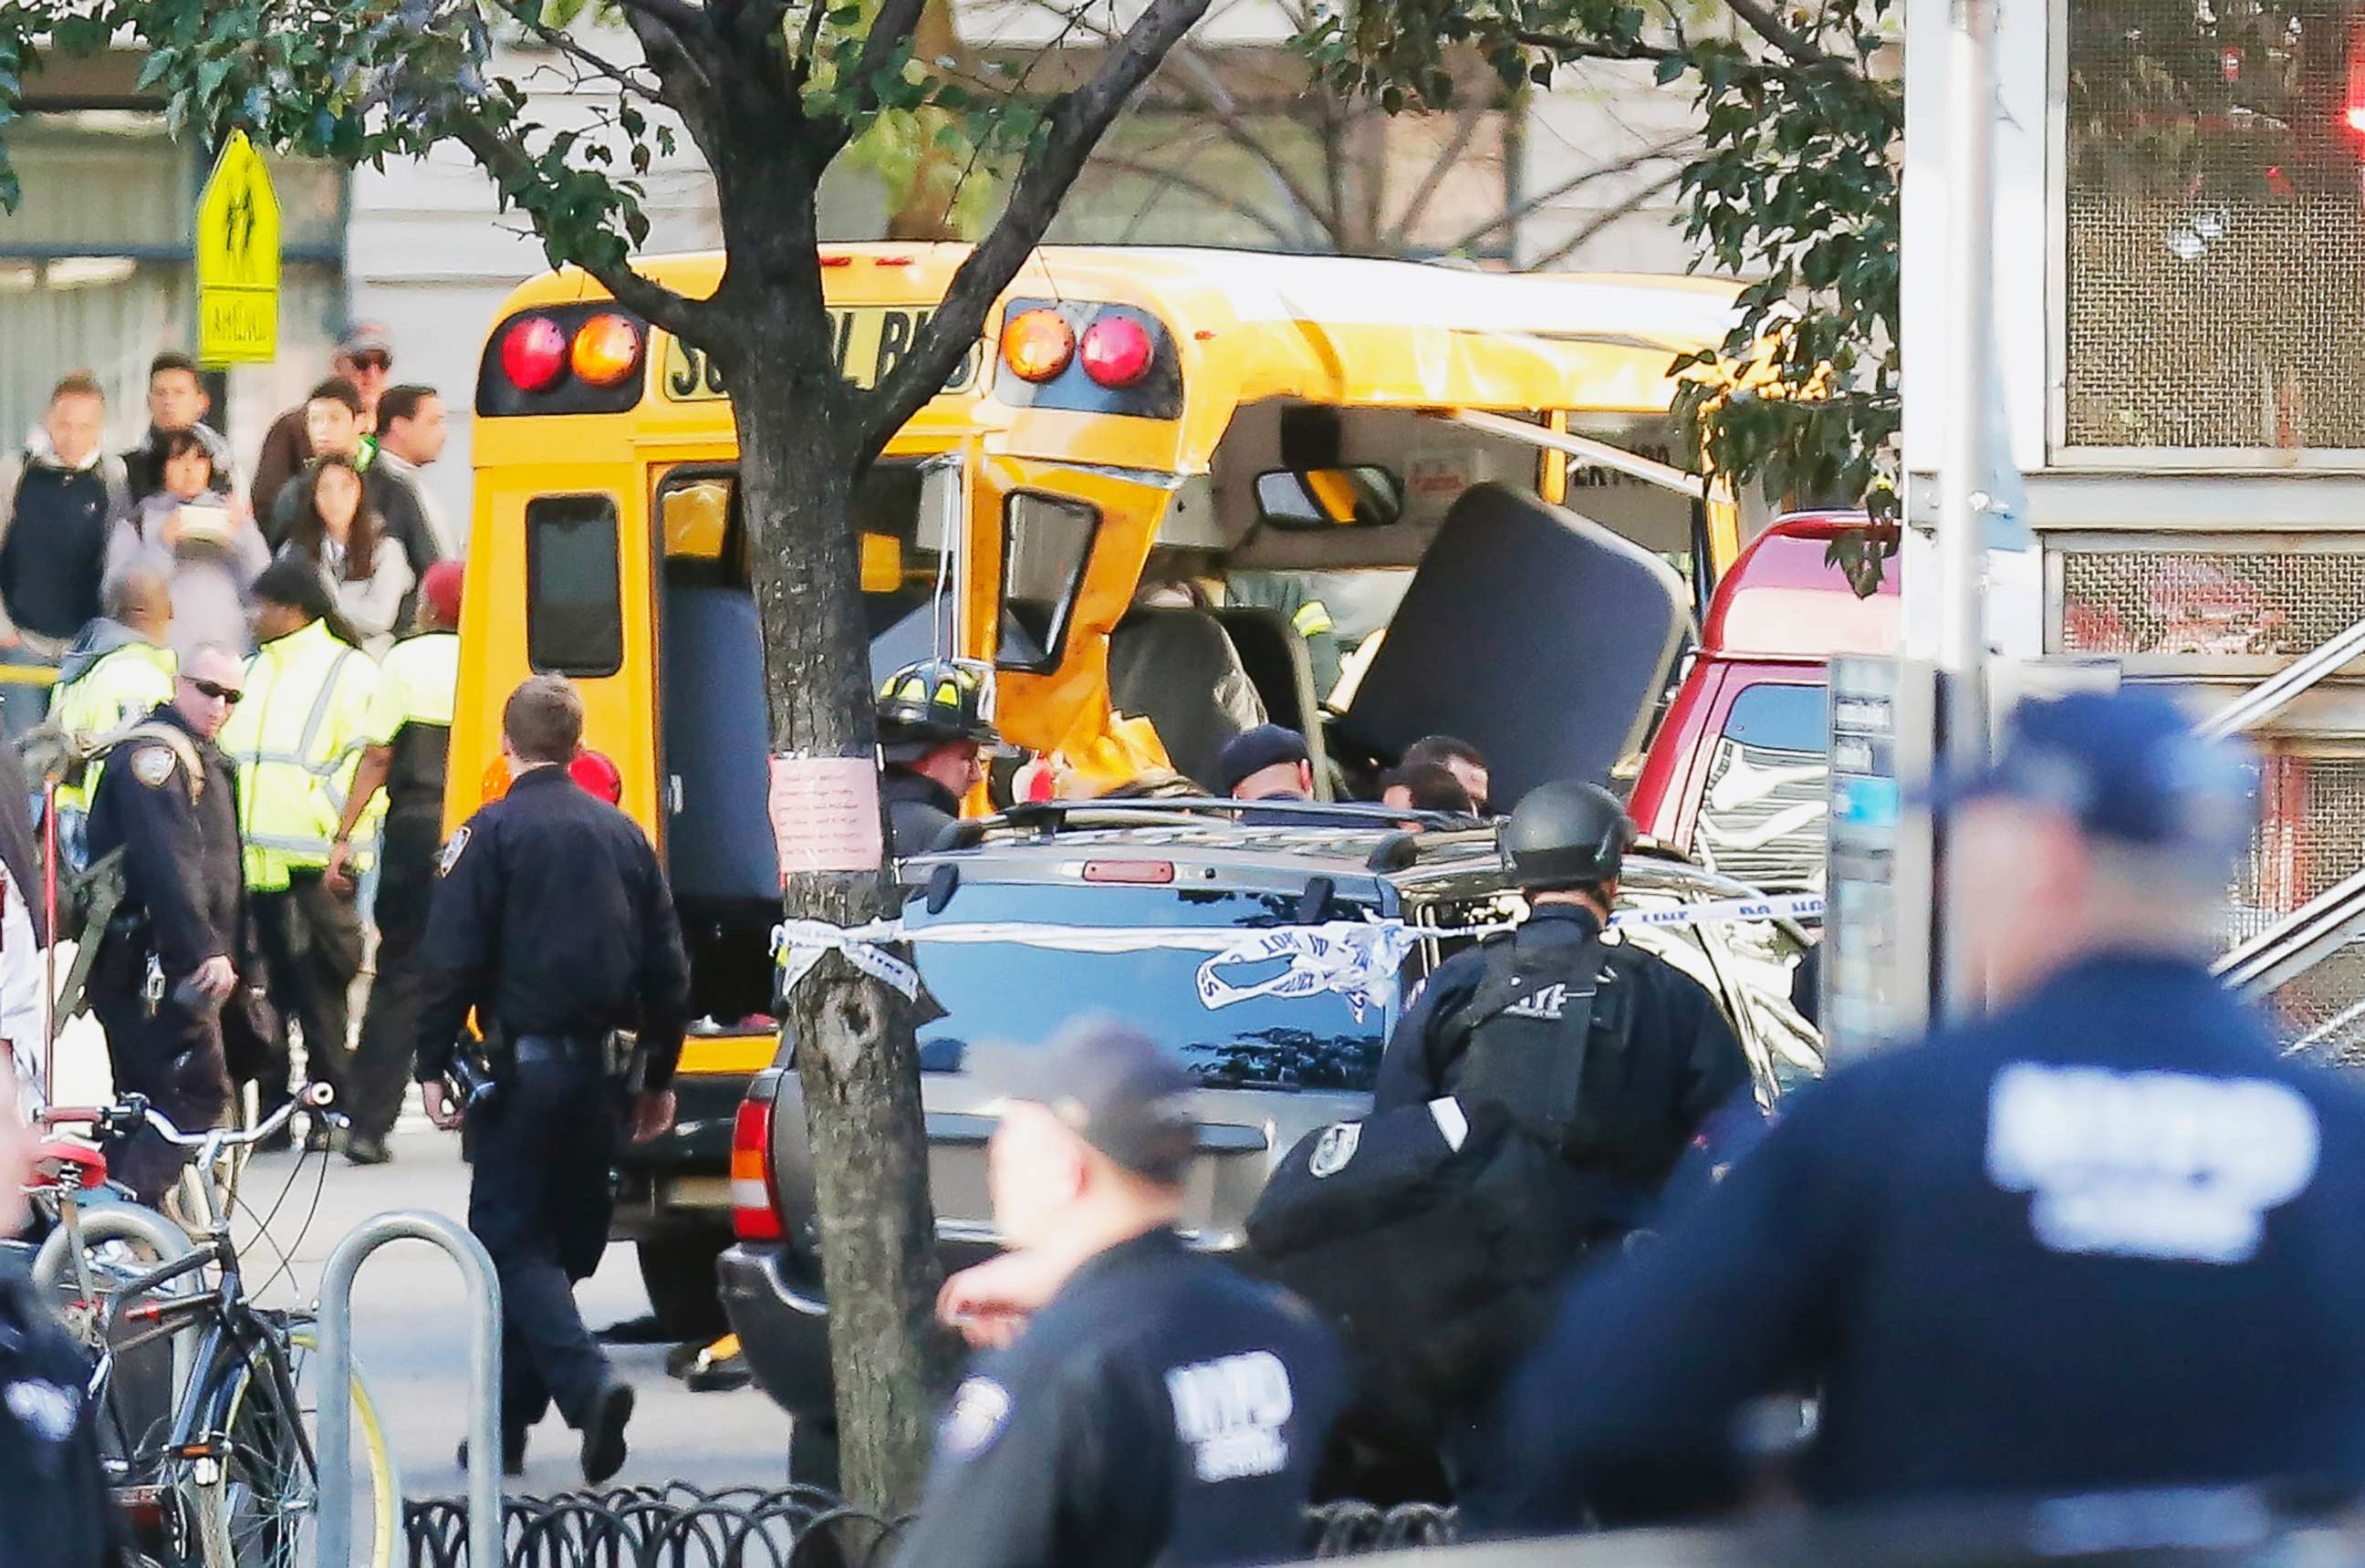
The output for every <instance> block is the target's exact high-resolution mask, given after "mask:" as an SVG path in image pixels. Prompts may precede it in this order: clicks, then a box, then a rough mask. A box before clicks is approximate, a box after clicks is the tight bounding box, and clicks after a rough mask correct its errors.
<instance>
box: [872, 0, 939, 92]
mask: <svg viewBox="0 0 2365 1568" xmlns="http://www.w3.org/2000/svg"><path fill="white" fill-rule="evenodd" d="M927 7H928V0H880V6H879V14H878V16H877V17H874V18H872V20H871V23H870V31H869V33H868V34H866V35H864V37H863V39H862V52H861V54H860V55H858V56H857V58H856V60H855V64H854V71H855V74H856V76H857V78H858V79H859V83H860V89H859V90H860V92H861V103H862V106H863V108H864V109H865V110H866V111H867V110H869V109H871V108H874V107H876V106H877V105H878V97H877V95H875V94H873V93H872V92H871V90H870V79H871V78H872V77H873V76H876V75H877V74H878V73H880V72H881V71H883V70H885V69H886V68H887V62H888V61H890V60H891V59H893V58H894V54H895V50H896V48H897V46H898V45H900V44H902V41H903V40H904V39H908V38H910V37H911V36H912V33H913V29H914V28H918V27H919V25H920V13H921V12H922V11H925V10H926V9H927Z"/></svg>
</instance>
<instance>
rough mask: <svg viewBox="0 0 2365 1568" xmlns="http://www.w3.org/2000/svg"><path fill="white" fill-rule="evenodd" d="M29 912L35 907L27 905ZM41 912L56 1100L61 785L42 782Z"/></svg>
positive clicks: (47, 1091) (51, 1092) (48, 1073)
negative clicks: (45, 936)
mask: <svg viewBox="0 0 2365 1568" xmlns="http://www.w3.org/2000/svg"><path fill="white" fill-rule="evenodd" d="M25 913H26V914H27V915H28V916H29V915H30V914H31V913H32V910H31V908H30V907H29V906H28V908H27V909H26V912H25ZM41 913H42V916H43V919H42V924H44V925H45V926H46V927H47V928H48V929H49V933H50V939H49V940H48V941H47V942H44V943H43V944H41V1029H42V1031H43V1033H45V1034H46V1035H47V1036H49V1037H48V1038H47V1039H46V1040H44V1041H43V1042H42V1045H41V1099H42V1101H43V1103H47V1104H52V1105H54V1104H56V1103H57V1093H58V1019H57V1010H58V785H57V780H56V779H54V778H52V779H48V780H45V781H44V782H43V783H42V785H41Z"/></svg>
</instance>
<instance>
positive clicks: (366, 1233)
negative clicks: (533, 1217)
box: [319, 1209, 503, 1568]
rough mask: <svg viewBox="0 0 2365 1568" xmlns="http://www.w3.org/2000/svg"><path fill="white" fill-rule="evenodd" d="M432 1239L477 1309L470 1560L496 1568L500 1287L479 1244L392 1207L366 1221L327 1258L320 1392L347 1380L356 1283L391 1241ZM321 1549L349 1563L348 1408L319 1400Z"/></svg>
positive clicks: (471, 1348) (443, 1222) (471, 1361)
mask: <svg viewBox="0 0 2365 1568" xmlns="http://www.w3.org/2000/svg"><path fill="white" fill-rule="evenodd" d="M403 1240H411V1241H432V1242H433V1243H434V1244H435V1245H436V1246H438V1247H440V1248H442V1249H443V1250H444V1251H445V1252H446V1253H448V1254H450V1256H451V1259H452V1261H453V1262H454V1263H456V1264H458V1265H459V1266H460V1273H461V1275H462V1277H463V1278H464V1279H465V1282H466V1283H467V1286H468V1300H469V1305H470V1306H471V1307H472V1308H473V1311H472V1314H471V1316H472V1317H473V1318H474V1322H473V1323H472V1324H471V1326H470V1328H469V1333H468V1394H469V1398H468V1406H469V1409H468V1562H469V1563H470V1565H471V1568H499V1565H500V1563H501V1561H502V1554H503V1553H502V1546H501V1439H500V1426H501V1418H500V1408H501V1282H500V1277H499V1275H498V1274H496V1273H495V1272H494V1271H493V1260H492V1255H491V1254H490V1253H488V1252H487V1251H486V1250H485V1244H484V1243H483V1242H481V1241H479V1240H477V1239H476V1238H475V1237H474V1236H471V1235H469V1234H468V1232H467V1231H466V1230H465V1229H463V1228H462V1227H461V1226H458V1225H455V1224H454V1223H453V1222H452V1221H451V1220H449V1219H446V1218H445V1217H444V1216H443V1215H436V1214H428V1213H425V1212H423V1211H421V1210H418V1209H398V1210H394V1211H391V1212H389V1213H387V1214H382V1215H375V1216H373V1217H372V1218H369V1219H365V1220H364V1221H363V1222H362V1223H361V1224H359V1225H357V1226H354V1227H353V1229H352V1230H351V1231H350V1232H348V1233H347V1234H346V1236H345V1238H344V1239H342V1240H341V1241H339V1242H338V1243H337V1245H336V1247H335V1249H333V1250H332V1251H331V1252H330V1254H329V1261H328V1264H327V1267H326V1269H325V1270H324V1271H323V1272H322V1274H321V1278H320V1316H319V1331H320V1387H321V1388H323V1389H336V1390H343V1389H345V1388H348V1387H350V1386H351V1385H352V1383H353V1277H354V1276H355V1275H356V1274H358V1273H360V1272H361V1267H362V1263H363V1260H365V1259H366V1258H368V1257H369V1255H370V1254H371V1253H373V1252H375V1251H376V1250H377V1249H379V1248H381V1247H383V1246H385V1245H386V1244H387V1242H389V1241H403ZM319 1419H320V1456H319V1458H320V1478H321V1479H320V1549H319V1562H322V1563H323V1564H327V1563H339V1564H342V1563H346V1562H352V1561H353V1401H352V1400H351V1399H350V1398H340V1397H333V1396H331V1395H330V1394H322V1395H321V1398H320V1417H319Z"/></svg>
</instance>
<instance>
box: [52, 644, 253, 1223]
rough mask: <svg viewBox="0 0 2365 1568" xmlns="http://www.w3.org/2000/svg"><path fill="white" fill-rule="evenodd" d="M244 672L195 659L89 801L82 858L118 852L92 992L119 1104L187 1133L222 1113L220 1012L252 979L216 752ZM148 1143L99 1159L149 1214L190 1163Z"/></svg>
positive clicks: (158, 1143)
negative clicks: (138, 1107)
mask: <svg viewBox="0 0 2365 1568" xmlns="http://www.w3.org/2000/svg"><path fill="white" fill-rule="evenodd" d="M244 679H245V677H244V672H243V670H242V669H241V666H240V665H239V662H238V660H237V659H235V658H233V657H232V656H231V655H230V654H229V653H227V652H225V651H224V650H222V649H219V648H201V649H198V650H197V651H196V653H195V654H193V655H191V657H190V660H189V663H188V666H187V667H186V668H185V669H184V670H182V671H181V672H180V674H179V676H178V677H177V678H176V679H175V681H174V689H173V700H172V701H170V702H168V703H166V704H164V705H163V707H160V708H158V709H157V710H156V711H154V712H152V713H151V714H149V716H148V717H147V719H146V720H144V721H143V722H141V723H140V724H139V725H138V726H137V727H135V728H134V729H132V730H131V731H130V732H129V734H128V735H127V737H126V738H125V739H124V740H123V741H122V742H121V743H120V744H119V745H117V746H116V747H114V749H112V750H111V751H110V752H108V753H107V754H106V762H105V767H106V771H105V772H104V773H102V774H101V775H100V777H99V781H98V790H97V793H96V795H95V797H94V798H93V800H92V802H91V812H90V856H91V863H92V864H93V865H97V864H99V863H101V862H102V861H104V860H105V859H106V857H107V856H108V855H110V854H112V853H113V852H114V851H115V850H117V849H118V848H120V849H121V850H122V851H123V859H122V867H123V881H124V897H123V902H122V903H121V904H119V905H118V907H117V909H116V913H115V915H114V917H113V918H112V919H110V920H109V921H108V922H107V924H106V934H105V935H104V936H103V937H102V938H101V939H100V942H99V948H98V953H97V956H96V958H95V963H94V964H93V966H92V969H91V972H90V980H89V996H90V1002H91V1010H92V1011H93V1012H94V1013H95V1014H97V1015H98V1021H99V1024H100V1025H102V1026H103V1027H104V1028H105V1029H106V1045H107V1053H108V1055H109V1057H110V1058H112V1060H113V1063H114V1068H115V1086H116V1089H117V1092H119V1093H140V1094H144V1095H146V1096H147V1097H148V1099H149V1102H150V1103H151V1104H153V1105H154V1106H155V1108H156V1109H157V1110H158V1111H161V1112H163V1114H164V1115H165V1116H166V1117H167V1118H169V1119H170V1120H171V1121H172V1122H173V1123H174V1125H175V1126H179V1127H180V1128H182V1129H183V1130H184V1131H188V1132H194V1131H196V1130H197V1129H198V1128H200V1127H211V1126H219V1125H220V1121H221V1117H222V1115H223V1114H224V1113H226V1112H227V1111H228V1110H229V1108H230V1070H229V1064H228V1062H227V1061H226V1060H225V1059H224V1057H223V1053H222V1017H221V1014H222V1006H223V1003H224V1002H226V1001H228V1000H230V999H231V998H233V997H239V998H240V1002H239V1004H240V1005H249V1006H251V1005H254V1003H253V1002H252V998H251V997H248V996H242V995H241V991H242V989H243V988H242V987H241V977H251V978H253V979H259V978H260V977H261V975H262V972H263V968H262V962H261V959H260V958H258V957H257V956H256V954H255V951H254V947H253V928H252V923H251V922H250V921H249V920H248V918H247V907H246V879H245V878H244V876H243V875H242V874H241V870H240V867H239V837H238V791H237V788H236V784H237V780H236V776H235V773H234V770H233V769H232V768H231V767H230V761H229V759H228V758H226V757H224V756H222V754H221V753H220V751H219V750H218V749H217V748H216V747H215V745H214V744H213V737H214V736H215V735H216V734H218V733H219V731H220V729H221V727H222V724H223V722H225V721H226V720H227V719H228V718H229V717H230V709H231V707H232V706H233V705H235V704H236V703H237V701H238V700H239V696H240V693H241V689H242V687H243V684H244ZM188 1158H189V1156H188V1154H187V1152H186V1151H185V1150H182V1149H178V1148H174V1147H173V1146H172V1145H170V1144H168V1143H166V1142H164V1141H163V1139H162V1138H160V1137H157V1136H156V1135H155V1133H153V1132H152V1131H146V1132H141V1133H138V1134H136V1135H134V1136H133V1137H132V1138H131V1139H130V1140H129V1142H128V1143H126V1144H124V1145H123V1146H122V1147H120V1148H115V1149H111V1150H110V1151H109V1153H108V1166H109V1169H110V1170H111V1171H112V1172H113V1174H114V1175H115V1176H116V1178H117V1179H118V1180H119V1181H121V1182H124V1183H125V1184H126V1185H128V1186H129V1187H130V1188H131V1189H132V1190H133V1191H134V1192H136V1193H139V1194H140V1201H141V1202H143V1203H148V1204H153V1203H155V1202H157V1201H158V1200H159V1199H161V1198H162V1197H163V1194H164V1193H165V1191H166V1189H168V1188H169V1187H170V1186H171V1185H172V1184H173V1182H174V1179H175V1178H176V1177H177V1176H178V1175H179V1173H180V1170H181V1168H182V1167H183V1166H184V1165H185V1164H186V1163H187V1162H188Z"/></svg>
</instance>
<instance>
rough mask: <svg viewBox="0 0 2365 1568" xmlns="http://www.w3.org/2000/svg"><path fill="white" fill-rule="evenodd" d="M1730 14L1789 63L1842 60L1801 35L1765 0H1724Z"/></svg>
mask: <svg viewBox="0 0 2365 1568" xmlns="http://www.w3.org/2000/svg"><path fill="white" fill-rule="evenodd" d="M1724 3H1725V5H1726V6H1729V7H1730V8H1731V9H1732V14H1733V15H1734V16H1736V17H1740V18H1741V20H1742V22H1743V24H1744V25H1745V26H1746V27H1747V28H1749V30H1750V31H1751V32H1753V33H1755V34H1756V35H1757V36H1758V37H1759V38H1762V39H1765V41H1766V42H1767V43H1769V44H1772V45H1773V46H1774V47H1775V48H1776V49H1777V50H1780V51H1781V53H1782V55H1783V57H1784V58H1785V59H1787V60H1788V61H1789V62H1791V63H1792V64H1793V65H1839V64H1844V62H1842V61H1840V60H1838V59H1837V58H1835V57H1834V56H1832V55H1829V54H1826V53H1824V52H1823V51H1822V50H1820V49H1818V48H1816V47H1815V46H1814V45H1813V44H1811V43H1810V42H1808V41H1807V40H1806V39H1803V38H1801V37H1800V36H1799V34H1798V32H1797V31H1796V30H1795V29H1793V28H1791V27H1790V26H1789V24H1788V23H1787V22H1785V21H1783V20H1782V18H1781V17H1780V16H1779V15H1777V13H1776V11H1775V10H1774V8H1773V7H1772V6H1768V5H1766V4H1765V0H1724Z"/></svg>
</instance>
